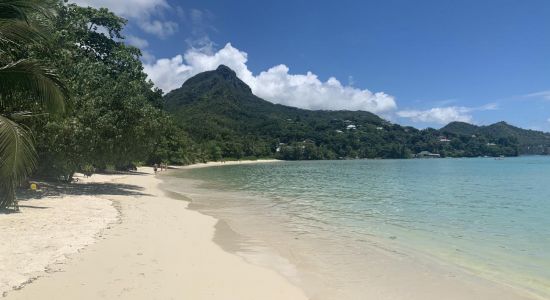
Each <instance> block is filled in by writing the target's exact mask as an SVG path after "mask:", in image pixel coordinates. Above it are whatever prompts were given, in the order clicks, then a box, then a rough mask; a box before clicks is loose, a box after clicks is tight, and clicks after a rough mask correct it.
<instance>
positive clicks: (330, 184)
mask: <svg viewBox="0 0 550 300" xmlns="http://www.w3.org/2000/svg"><path fill="white" fill-rule="evenodd" d="M178 176H184V177H188V178H195V179H200V180H205V181H206V182H208V183H207V184H206V187H208V188H210V189H215V190H225V191H234V192H236V193H241V194H243V195H245V194H246V195H248V196H247V197H242V198H238V197H237V198H230V200H227V201H228V202H229V203H224V204H223V207H224V208H227V207H232V208H236V207H238V208H240V209H245V210H246V209H248V212H249V213H250V211H255V212H257V215H261V216H262V218H271V217H272V218H279V219H284V222H285V224H284V226H285V228H291V229H292V234H295V235H296V236H300V234H306V235H308V234H309V235H311V234H314V235H315V236H317V237H319V236H324V237H326V239H325V240H326V241H327V242H335V241H338V242H342V243H347V242H349V243H354V244H357V243H360V242H361V241H368V240H369V239H378V240H387V241H391V243H393V244H396V245H402V246H403V247H407V248H411V249H413V250H415V251H419V252H421V253H423V254H427V255H430V256H432V257H435V258H437V259H439V260H443V261H445V262H448V263H452V264H453V265H456V266H459V267H461V268H464V269H466V270H469V271H471V272H474V273H476V274H479V275H481V276H484V277H488V278H491V279H494V280H497V281H501V282H505V283H507V284H510V285H513V286H517V287H521V288H524V289H526V290H529V291H531V292H534V293H536V294H538V295H541V296H543V297H550V157H520V158H507V159H504V160H494V159H492V158H476V159H433V160H350V161H312V162H281V163H272V164H256V165H237V166H225V167H222V168H204V169H194V170H188V171H185V172H184V173H181V174H179V175H178ZM231 199H232V200H231Z"/></svg>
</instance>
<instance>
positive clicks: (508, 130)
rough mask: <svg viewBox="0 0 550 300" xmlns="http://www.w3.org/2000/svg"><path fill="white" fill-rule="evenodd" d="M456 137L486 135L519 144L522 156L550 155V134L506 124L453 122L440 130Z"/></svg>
mask: <svg viewBox="0 0 550 300" xmlns="http://www.w3.org/2000/svg"><path fill="white" fill-rule="evenodd" d="M440 131H441V132H443V133H446V134H454V135H469V136H472V135H484V136H487V137H489V138H491V139H493V140H497V141H499V140H504V141H507V142H510V141H512V142H514V143H517V144H518V151H519V153H520V154H550V153H549V151H550V133H545V132H541V131H536V130H529V129H523V128H519V127H515V126H512V125H510V124H508V123H506V122H498V123H495V124H492V125H488V126H476V125H472V124H468V123H464V122H452V123H449V124H448V125H447V126H445V127H443V128H441V130H440Z"/></svg>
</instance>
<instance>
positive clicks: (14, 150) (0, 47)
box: [0, 0, 66, 209]
mask: <svg viewBox="0 0 550 300" xmlns="http://www.w3.org/2000/svg"><path fill="white" fill-rule="evenodd" d="M51 7H52V6H51V5H50V4H49V3H48V1H44V0H0V209H5V208H14V209H17V208H18V206H17V201H16V198H15V190H16V188H17V187H18V186H20V185H21V184H22V183H23V182H24V181H25V180H26V178H27V177H28V176H29V175H30V174H31V172H32V171H33V169H34V167H35V165H36V157H37V155H36V151H35V149H34V145H33V139H32V135H31V133H30V132H29V130H28V129H27V128H26V127H25V126H24V125H22V124H21V123H18V121H19V120H21V119H22V118H25V117H30V116H32V115H33V112H30V111H18V110H17V108H18V107H21V106H22V104H27V105H25V106H29V104H30V106H32V107H38V106H39V107H40V110H42V111H44V112H46V113H52V112H60V111H63V110H64V104H65V98H66V89H65V86H64V85H63V83H62V82H61V81H60V79H59V77H58V76H57V75H56V73H55V72H54V71H53V70H52V69H50V68H48V67H46V66H45V65H44V64H43V63H42V62H40V61H37V60H33V59H25V58H23V59H15V57H17V56H20V55H18V53H19V52H21V49H24V47H25V46H28V45H29V44H33V43H42V44H45V43H46V42H47V39H46V37H45V34H44V33H43V30H42V29H39V28H40V26H37V24H35V23H33V21H31V16H35V15H40V16H42V17H43V16H48V15H49V11H50V8H51Z"/></svg>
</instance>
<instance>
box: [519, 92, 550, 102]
mask: <svg viewBox="0 0 550 300" xmlns="http://www.w3.org/2000/svg"><path fill="white" fill-rule="evenodd" d="M523 97H525V98H539V99H544V100H550V90H548V91H541V92H536V93H531V94H527V95H524V96H523Z"/></svg>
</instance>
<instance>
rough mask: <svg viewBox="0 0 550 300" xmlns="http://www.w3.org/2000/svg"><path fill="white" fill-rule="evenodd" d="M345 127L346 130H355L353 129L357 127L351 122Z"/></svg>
mask: <svg viewBox="0 0 550 300" xmlns="http://www.w3.org/2000/svg"><path fill="white" fill-rule="evenodd" d="M346 129H347V130H355V129H357V126H355V125H353V124H349V125H348V126H346Z"/></svg>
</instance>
